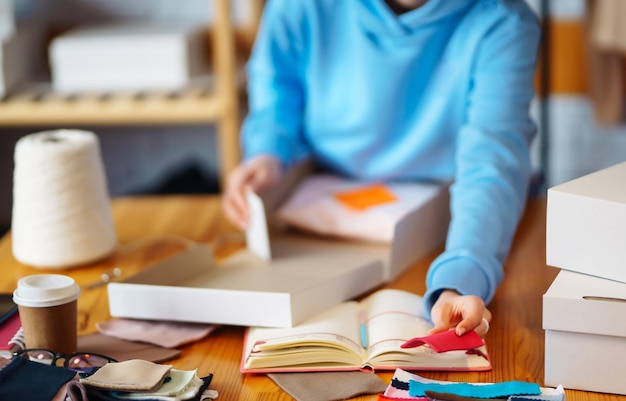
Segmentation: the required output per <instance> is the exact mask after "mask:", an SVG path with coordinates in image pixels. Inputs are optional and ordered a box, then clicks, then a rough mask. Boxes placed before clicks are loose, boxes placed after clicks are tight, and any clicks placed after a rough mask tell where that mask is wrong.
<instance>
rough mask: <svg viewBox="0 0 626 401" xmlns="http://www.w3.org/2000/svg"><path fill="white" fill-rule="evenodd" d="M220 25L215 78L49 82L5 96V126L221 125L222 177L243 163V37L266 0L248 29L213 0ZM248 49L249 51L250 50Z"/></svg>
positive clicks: (1, 113)
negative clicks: (99, 86)
mask: <svg viewBox="0 0 626 401" xmlns="http://www.w3.org/2000/svg"><path fill="white" fill-rule="evenodd" d="M208 3H209V6H210V7H212V9H213V11H214V16H215V20H214V24H213V26H212V27H209V28H208V31H209V36H210V37H211V43H212V45H211V50H210V51H211V55H212V57H211V59H212V69H213V78H214V79H212V80H208V79H207V80H201V81H198V82H196V81H194V82H193V83H191V84H190V86H189V88H187V89H183V90H180V91H174V92H155V91H150V92H148V91H147V92H127V93H115V92H111V93H82V94H76V95H68V94H59V93H55V92H54V91H53V90H52V89H51V88H52V85H51V84H50V83H49V82H48V83H44V84H38V85H35V84H33V85H31V86H30V87H26V88H25V89H24V90H21V91H17V92H16V93H12V94H11V95H10V96H7V97H6V98H5V99H0V126H24V127H26V126H30V127H32V126H64V127H79V126H94V125H120V126H123V125H156V124H159V125H163V124H172V125H174V124H181V125H187V124H208V123H215V124H217V142H218V148H217V149H216V151H217V155H218V159H219V166H220V181H221V183H222V187H223V184H224V182H225V180H226V176H227V174H228V173H229V172H230V171H231V170H232V169H233V168H235V166H236V165H237V164H238V163H239V157H240V154H239V126H240V117H241V116H240V114H239V99H240V87H241V85H239V82H240V80H239V79H238V73H237V71H238V70H239V67H240V66H239V65H238V63H237V51H238V47H237V42H238V41H240V42H241V41H243V42H244V43H247V45H246V46H244V50H245V51H248V50H249V47H250V46H251V43H252V41H253V38H254V36H255V34H256V28H257V25H258V21H259V19H260V14H261V10H262V8H263V3H264V2H263V1H260V0H249V2H248V4H249V7H250V9H251V18H250V20H249V21H248V23H247V25H246V26H245V27H243V29H241V30H238V31H236V30H235V29H234V27H233V22H232V12H231V0H210V1H209V2H208ZM244 53H245V52H244Z"/></svg>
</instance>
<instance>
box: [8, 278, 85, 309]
mask: <svg viewBox="0 0 626 401" xmlns="http://www.w3.org/2000/svg"><path fill="white" fill-rule="evenodd" d="M79 295H80V287H78V285H77V284H76V283H75V282H74V279H73V278H71V277H68V276H64V275H61V274H35V275H32V276H27V277H23V278H21V279H19V281H18V282H17V288H16V289H15V291H14V292H13V301H14V302H15V303H16V304H18V305H21V306H29V307H35V308H40V307H49V306H57V305H62V304H64V303H67V302H71V301H74V300H75V299H77V298H78V296H79Z"/></svg>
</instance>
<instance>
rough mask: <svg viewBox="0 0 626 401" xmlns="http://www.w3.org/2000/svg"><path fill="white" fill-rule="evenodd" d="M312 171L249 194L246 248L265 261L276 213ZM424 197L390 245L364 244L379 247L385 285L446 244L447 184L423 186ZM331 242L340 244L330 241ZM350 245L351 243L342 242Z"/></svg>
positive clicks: (298, 171)
mask: <svg viewBox="0 0 626 401" xmlns="http://www.w3.org/2000/svg"><path fill="white" fill-rule="evenodd" d="M314 173H315V169H314V167H313V166H312V165H311V164H309V163H303V164H301V165H299V166H296V167H295V168H293V169H292V170H291V171H290V172H289V174H288V175H287V177H286V178H285V179H284V180H283V181H282V182H281V183H280V185H277V186H274V187H272V188H270V189H268V190H266V191H263V192H261V193H260V194H259V195H256V194H254V193H249V194H248V199H247V200H248V204H249V205H250V207H251V215H252V217H251V224H250V228H249V229H248V231H247V232H246V235H247V237H246V239H247V243H248V248H249V249H250V251H251V252H253V253H255V254H256V255H258V256H259V257H260V258H262V259H264V260H271V259H273V258H274V255H275V253H276V251H275V250H274V248H275V241H274V238H275V236H281V235H284V234H283V229H284V225H283V223H281V222H280V221H279V220H278V219H275V218H274V215H275V212H276V210H278V208H279V206H280V205H281V204H282V203H283V202H284V201H285V200H286V199H287V197H288V196H289V195H290V194H291V192H292V191H293V190H294V189H295V188H296V186H297V185H298V183H299V182H300V181H301V180H302V179H303V178H304V177H306V176H307V175H309V174H314ZM423 188H424V191H425V193H424V194H422V195H425V196H420V198H421V199H422V202H421V203H420V204H418V205H417V207H416V209H415V210H414V211H413V212H411V213H408V214H407V215H405V216H404V217H403V218H402V219H400V220H399V221H398V222H397V223H396V226H395V230H394V234H393V239H392V242H391V244H386V245H375V244H371V243H363V244H361V246H362V247H363V248H364V249H367V248H370V247H382V248H381V249H383V250H386V253H383V254H382V256H381V257H382V258H383V264H384V281H385V282H388V281H392V280H394V279H395V278H396V277H397V276H398V275H399V274H400V273H402V272H403V271H404V270H406V269H407V268H408V267H409V266H410V265H412V264H413V263H415V262H416V261H417V260H419V259H420V258H422V257H424V256H425V255H426V254H427V253H428V252H431V251H432V250H433V249H435V248H436V247H437V246H440V245H442V244H443V243H444V242H445V238H446V234H447V232H448V224H449V222H450V205H449V203H450V195H449V185H448V184H447V183H431V184H428V185H424V186H423ZM332 241H334V242H338V241H339V242H341V240H338V239H332ZM343 243H350V241H343Z"/></svg>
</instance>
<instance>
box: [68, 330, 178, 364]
mask: <svg viewBox="0 0 626 401" xmlns="http://www.w3.org/2000/svg"><path fill="white" fill-rule="evenodd" d="M78 350H79V351H81V352H93V353H97V354H102V355H106V356H109V357H111V358H113V359H115V360H118V361H126V360H129V359H144V360H146V361H150V362H163V361H168V360H170V359H174V358H176V357H178V356H180V355H181V354H182V352H181V351H180V350H177V349H170V348H163V347H158V346H156V345H152V344H148V343H140V342H135V341H126V340H121V339H119V338H115V337H111V336H105V335H104V334H100V333H92V334H86V335H82V336H78Z"/></svg>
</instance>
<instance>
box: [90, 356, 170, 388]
mask: <svg viewBox="0 0 626 401" xmlns="http://www.w3.org/2000/svg"><path fill="white" fill-rule="evenodd" d="M171 369H172V366H171V365H159V364H156V363H153V362H149V361H144V360H141V359H132V360H130V361H124V362H112V363H107V364H106V365H104V366H103V367H101V368H100V369H98V370H97V371H96V373H94V374H93V375H91V376H88V377H86V378H82V379H80V382H81V383H83V384H85V385H87V386H92V387H97V388H101V389H107V390H119V391H130V392H135V391H145V392H154V391H156V390H157V389H158V388H159V387H161V385H162V384H163V381H164V380H165V378H166V377H167V375H168V374H169V372H170V370H171Z"/></svg>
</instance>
